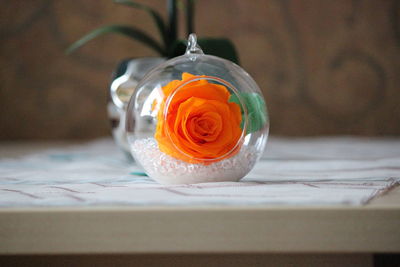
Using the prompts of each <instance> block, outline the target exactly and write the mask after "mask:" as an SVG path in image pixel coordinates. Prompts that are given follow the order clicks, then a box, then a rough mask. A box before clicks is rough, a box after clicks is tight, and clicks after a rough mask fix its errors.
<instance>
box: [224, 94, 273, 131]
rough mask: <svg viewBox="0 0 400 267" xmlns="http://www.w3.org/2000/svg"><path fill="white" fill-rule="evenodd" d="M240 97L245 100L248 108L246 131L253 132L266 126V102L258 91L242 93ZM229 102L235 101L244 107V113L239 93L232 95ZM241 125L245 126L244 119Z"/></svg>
mask: <svg viewBox="0 0 400 267" xmlns="http://www.w3.org/2000/svg"><path fill="white" fill-rule="evenodd" d="M240 97H241V98H242V100H243V101H244V103H243V104H244V105H245V106H246V108H247V115H248V124H247V131H246V133H247V134H249V133H253V132H256V131H258V130H260V129H261V128H262V127H264V125H265V123H266V122H267V118H268V115H267V109H266V105H265V102H264V98H263V97H262V96H261V95H259V94H257V93H240ZM229 102H234V103H236V104H238V105H239V106H240V108H241V109H242V114H244V111H243V107H242V106H241V105H240V101H239V98H238V96H237V95H234V94H233V95H231V97H230V98H229ZM241 127H242V129H243V127H244V121H243V120H242V124H241Z"/></svg>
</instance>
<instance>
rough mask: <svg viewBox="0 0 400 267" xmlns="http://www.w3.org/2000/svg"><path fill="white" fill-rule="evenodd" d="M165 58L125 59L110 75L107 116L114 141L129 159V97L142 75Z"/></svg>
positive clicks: (130, 157)
mask: <svg viewBox="0 0 400 267" xmlns="http://www.w3.org/2000/svg"><path fill="white" fill-rule="evenodd" d="M165 60H166V59H165V58H159V57H148V58H137V59H126V60H123V61H122V62H120V63H119V64H118V66H117V69H116V70H115V72H114V73H113V75H112V79H111V84H110V89H109V100H108V105H107V110H108V117H109V119H110V122H111V129H112V135H113V137H114V141H115V143H116V144H117V146H118V147H119V148H120V149H121V150H122V151H123V152H124V153H125V154H126V155H127V157H128V159H130V160H133V158H132V156H131V153H130V151H129V144H128V141H127V137H126V132H125V114H126V108H127V105H128V102H129V99H130V98H131V96H132V94H133V93H134V92H135V88H136V86H137V84H138V83H139V81H140V80H141V79H142V78H143V77H144V75H145V74H146V73H147V72H148V71H149V70H151V69H152V68H154V67H155V66H157V65H159V64H161V63H163V62H164V61H165Z"/></svg>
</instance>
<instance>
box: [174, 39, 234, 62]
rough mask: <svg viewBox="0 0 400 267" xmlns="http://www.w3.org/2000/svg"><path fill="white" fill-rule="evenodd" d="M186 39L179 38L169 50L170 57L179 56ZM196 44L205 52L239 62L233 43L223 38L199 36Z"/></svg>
mask: <svg viewBox="0 0 400 267" xmlns="http://www.w3.org/2000/svg"><path fill="white" fill-rule="evenodd" d="M186 44H187V41H186V40H179V41H177V42H176V43H175V44H174V45H173V46H172V49H171V50H169V52H168V56H169V57H170V58H172V57H176V56H181V55H183V54H184V53H185V51H186ZM197 44H198V45H199V46H200V47H201V49H202V50H203V52H204V53H205V54H209V55H213V56H218V57H222V58H225V59H228V60H230V61H232V62H234V63H236V64H239V57H238V55H237V53H236V49H235V46H234V45H233V43H232V42H231V41H230V40H228V39H225V38H199V39H198V40H197Z"/></svg>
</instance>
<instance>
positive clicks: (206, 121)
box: [154, 73, 242, 164]
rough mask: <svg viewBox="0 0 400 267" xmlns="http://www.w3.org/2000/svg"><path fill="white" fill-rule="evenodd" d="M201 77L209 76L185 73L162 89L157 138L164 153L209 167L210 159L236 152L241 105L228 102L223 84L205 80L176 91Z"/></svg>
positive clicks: (239, 134)
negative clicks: (169, 98)
mask: <svg viewBox="0 0 400 267" xmlns="http://www.w3.org/2000/svg"><path fill="white" fill-rule="evenodd" d="M199 77H206V76H194V75H191V74H189V73H183V75H182V80H181V81H179V80H174V81H171V82H170V83H168V84H167V85H166V86H164V87H163V93H164V99H163V101H162V103H161V105H160V110H159V112H158V115H157V120H158V122H157V129H156V133H155V136H154V137H155V139H156V140H157V142H158V146H159V148H160V150H161V151H162V152H164V153H166V154H168V155H170V156H172V157H174V158H177V159H180V160H183V161H186V162H189V163H203V164H207V163H208V162H209V161H207V160H210V159H211V160H215V161H217V160H222V159H224V158H226V157H229V156H232V155H234V154H235V153H237V151H238V150H239V149H238V148H239V146H237V144H238V142H239V140H240V137H241V135H242V129H241V128H240V123H241V120H242V115H241V110H240V106H239V105H238V104H236V103H233V102H228V100H229V97H230V96H231V94H230V93H229V91H228V89H227V88H226V87H225V86H223V85H219V84H214V83H210V82H208V81H207V80H204V79H202V80H198V81H192V82H189V83H188V84H186V85H184V86H183V87H181V88H180V89H179V90H176V89H177V88H178V87H179V86H180V85H182V84H183V83H186V82H188V81H191V80H194V79H196V78H199ZM172 94H173V95H172ZM171 95H172V97H171V100H169V106H168V110H167V114H164V112H165V111H164V109H165V106H166V104H167V103H166V101H167V99H168V97H169V96H171ZM232 150H234V151H233V152H232V153H228V152H230V151H232Z"/></svg>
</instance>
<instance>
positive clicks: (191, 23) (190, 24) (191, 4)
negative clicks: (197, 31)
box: [185, 0, 195, 36]
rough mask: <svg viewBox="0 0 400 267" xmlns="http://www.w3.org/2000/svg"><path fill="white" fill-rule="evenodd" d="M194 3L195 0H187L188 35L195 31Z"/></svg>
mask: <svg viewBox="0 0 400 267" xmlns="http://www.w3.org/2000/svg"><path fill="white" fill-rule="evenodd" d="M194 3H195V0H186V8H185V10H186V32H187V35H188V36H189V34H191V33H194V10H195V9H194Z"/></svg>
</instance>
